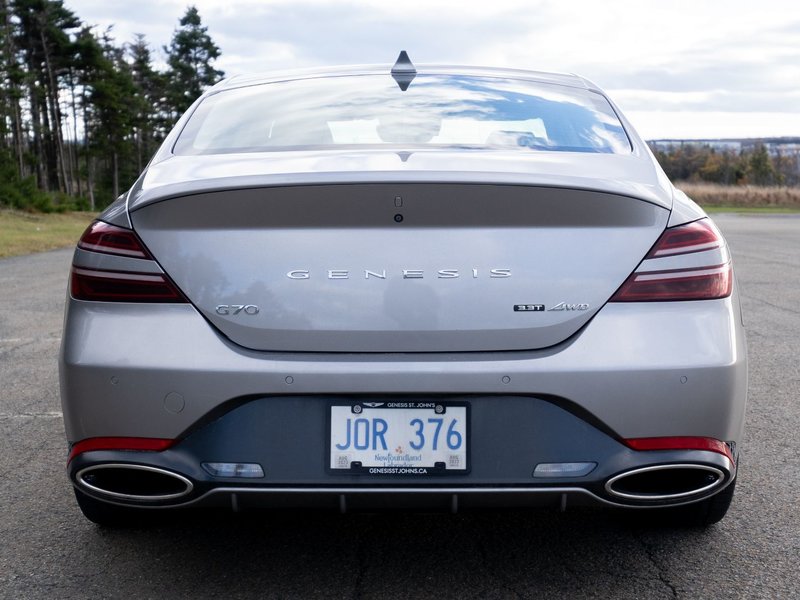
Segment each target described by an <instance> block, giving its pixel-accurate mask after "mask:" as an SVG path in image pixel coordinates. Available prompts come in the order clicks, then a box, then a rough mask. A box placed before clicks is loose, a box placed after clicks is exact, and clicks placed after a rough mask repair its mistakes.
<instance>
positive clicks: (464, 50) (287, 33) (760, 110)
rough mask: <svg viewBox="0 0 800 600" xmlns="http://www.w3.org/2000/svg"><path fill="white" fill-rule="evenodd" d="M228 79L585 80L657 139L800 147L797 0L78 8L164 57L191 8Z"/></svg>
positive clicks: (105, 0)
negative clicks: (297, 73)
mask: <svg viewBox="0 0 800 600" xmlns="http://www.w3.org/2000/svg"><path fill="white" fill-rule="evenodd" d="M192 3H193V4H194V5H195V6H197V8H198V10H199V11H200V16H201V18H202V20H203V23H204V24H205V25H206V26H208V30H209V33H210V34H211V36H212V38H213V39H214V41H215V42H216V43H217V45H218V46H219V47H220V49H221V51H222V57H221V58H220V60H219V61H218V62H217V67H218V68H221V69H223V70H224V71H225V72H226V74H227V75H234V74H237V73H246V72H253V71H269V70H273V69H286V68H294V67H306V66H316V65H328V66H329V65H339V64H362V63H392V62H394V59H395V58H396V56H397V54H398V52H399V51H400V50H401V49H405V50H407V51H408V53H409V55H410V56H411V59H412V60H413V61H414V62H415V63H448V64H469V65H485V66H505V67H514V68H524V69H535V70H544V71H560V72H574V73H579V74H581V75H583V76H584V77H587V78H589V79H591V80H592V81H594V82H595V83H597V84H598V85H599V86H601V87H602V88H603V89H605V90H606V91H607V92H608V93H609V94H610V95H611V97H612V98H613V99H614V100H615V101H616V102H617V104H619V105H620V107H621V108H622V110H623V111H624V112H625V114H626V115H627V116H628V117H629V119H631V121H633V124H634V125H635V126H636V128H637V129H638V130H639V132H640V133H641V134H642V135H643V136H644V137H646V138H648V139H655V138H665V137H673V138H704V137H758V136H779V135H795V136H797V135H800V3H798V2H797V0H794V1H792V0H758V1H753V0H747V1H740V0H732V1H731V0H728V1H723V0H713V1H712V0H661V1H656V0H605V1H597V0H561V1H557V0H538V1H537V0H525V1H517V0H483V1H481V2H478V1H477V0H472V1H469V0H467V1H464V0H461V1H450V0H396V1H392V0H371V1H368V0H364V1H360V2H356V1H350V0H330V1H329V0H227V1H225V0H195V1H194V2H188V1H185V0H135V1H131V0H65V4H66V6H67V7H69V8H70V9H72V10H73V11H74V12H75V13H76V14H77V15H78V16H79V17H80V18H81V19H83V20H84V21H86V22H88V23H90V24H93V25H97V26H98V27H99V28H100V29H105V28H106V27H108V26H110V25H113V26H114V29H113V32H114V37H115V38H116V39H117V41H118V42H127V41H130V40H131V39H132V38H133V34H134V33H143V34H144V35H145V36H146V38H147V40H148V41H149V43H150V44H151V47H152V48H153V50H154V54H155V55H156V57H160V58H161V59H162V60H163V53H162V51H161V47H162V46H164V45H165V44H167V43H169V40H170V38H171V36H172V33H173V31H174V29H175V28H176V27H177V24H178V19H179V18H180V17H181V16H182V15H183V13H184V12H185V10H186V7H187V6H188V5H189V4H192Z"/></svg>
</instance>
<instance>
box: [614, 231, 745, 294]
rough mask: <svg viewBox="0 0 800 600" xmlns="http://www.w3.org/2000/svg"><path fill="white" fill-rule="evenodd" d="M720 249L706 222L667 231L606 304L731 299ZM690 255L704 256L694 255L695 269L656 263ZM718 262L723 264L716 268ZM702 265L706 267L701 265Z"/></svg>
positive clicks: (720, 243)
mask: <svg viewBox="0 0 800 600" xmlns="http://www.w3.org/2000/svg"><path fill="white" fill-rule="evenodd" d="M724 245H725V242H724V240H723V239H722V236H721V235H720V234H719V232H718V231H717V230H716V228H715V227H714V226H713V224H712V223H711V222H709V220H708V219H701V220H700V221H695V222H694V223H688V224H687V225H680V226H678V227H673V228H672V229H667V230H666V231H665V232H664V233H663V234H662V235H661V237H660V238H659V239H658V241H657V242H656V244H655V246H653V249H652V250H650V252H649V253H648V255H647V256H646V257H645V261H644V263H642V265H641V266H640V268H639V269H638V270H637V271H635V272H634V273H632V274H631V276H630V277H628V279H627V280H626V281H625V283H623V284H622V286H620V288H619V289H618V290H617V292H616V293H615V294H614V295H613V296H612V297H611V300H609V302H666V301H674V300H714V299H717V298H726V297H727V296H730V295H731V288H732V285H733V273H732V270H731V264H730V260H729V258H728V254H727V250H725V247H724ZM692 253H705V254H698V257H699V258H698V259H697V260H696V261H695V265H696V266H692V267H690V268H670V269H663V268H659V263H663V262H664V261H661V260H659V259H668V258H671V257H675V256H678V255H681V254H692ZM721 260H724V261H725V262H724V263H723V264H719V263H720V261H721ZM705 261H708V262H709V264H702V263H703V262H705ZM667 262H669V261H667ZM697 263H699V264H697ZM662 266H663V265H662Z"/></svg>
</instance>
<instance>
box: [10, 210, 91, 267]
mask: <svg viewBox="0 0 800 600" xmlns="http://www.w3.org/2000/svg"><path fill="white" fill-rule="evenodd" d="M94 217H95V214H94V213H88V212H73V213H64V214H57V213H54V214H43V213H27V212H22V211H18V210H6V209H0V258H4V257H7V256H17V255H19V254H30V253H32V252H43V251H44V250H53V249H54V248H64V247H66V246H72V245H73V244H75V243H76V242H77V241H78V238H79V237H80V236H81V233H83V230H84V229H86V227H87V225H89V223H91V222H92V219H93V218H94Z"/></svg>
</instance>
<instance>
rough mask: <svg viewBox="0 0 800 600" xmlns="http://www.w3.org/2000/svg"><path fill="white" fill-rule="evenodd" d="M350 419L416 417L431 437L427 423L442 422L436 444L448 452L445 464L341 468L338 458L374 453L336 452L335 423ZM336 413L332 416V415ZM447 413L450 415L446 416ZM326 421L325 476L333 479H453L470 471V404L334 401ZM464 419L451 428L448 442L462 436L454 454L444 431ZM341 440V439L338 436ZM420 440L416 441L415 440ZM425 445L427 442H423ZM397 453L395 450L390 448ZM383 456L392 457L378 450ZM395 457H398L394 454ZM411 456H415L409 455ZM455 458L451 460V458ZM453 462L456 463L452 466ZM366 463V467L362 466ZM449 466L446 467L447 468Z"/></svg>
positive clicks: (432, 425) (361, 462)
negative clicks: (454, 476) (392, 477)
mask: <svg viewBox="0 0 800 600" xmlns="http://www.w3.org/2000/svg"><path fill="white" fill-rule="evenodd" d="M347 411H349V415H352V416H353V417H356V418H359V417H364V418H366V417H369V418H375V417H378V416H383V417H389V415H390V414H397V415H398V416H397V418H398V419H399V418H401V417H402V414H403V413H405V415H406V417H408V416H409V415H416V417H415V418H418V419H420V420H422V421H423V428H424V427H427V426H430V427H429V429H428V430H427V431H425V429H423V434H425V433H427V432H430V433H431V434H434V433H435V432H436V423H429V422H428V421H427V419H429V418H431V419H434V420H438V419H439V418H441V419H442V420H443V422H442V424H441V425H440V429H439V442H440V443H441V444H443V446H444V447H447V450H446V452H449V453H450V454H448V456H447V460H443V461H430V462H433V464H423V463H425V462H426V461H425V460H424V459H422V460H419V461H417V462H418V463H419V464H415V463H414V464H412V463H404V461H402V460H400V461H399V462H395V463H390V462H388V461H383V462H382V464H377V463H379V462H381V461H377V460H371V461H364V460H349V459H348V460H347V461H346V462H347V463H348V464H349V466H348V467H342V466H340V465H342V464H345V461H343V460H342V458H341V455H342V454H343V453H344V454H347V453H349V454H351V457H350V458H358V456H355V455H357V454H358V453H365V452H367V453H368V452H374V450H371V449H359V450H354V449H352V450H349V451H347V450H345V451H341V450H338V449H337V448H336V447H335V446H334V442H335V440H334V430H333V427H334V419H337V418H338V419H341V418H342V416H343V415H345V414H348V413H347ZM387 411H396V413H394V412H392V413H389V412H387ZM335 412H336V413H338V414H337V415H334V413H335ZM448 412H449V415H448ZM326 413H327V419H326V427H325V431H326V445H325V448H326V450H325V470H326V472H327V473H328V474H333V475H369V476H373V477H380V476H401V477H430V476H443V475H446V476H452V475H462V476H463V475H468V474H469V472H470V469H471V464H472V461H471V450H472V438H471V433H472V432H471V418H470V417H471V414H470V413H471V410H470V404H469V402H466V401H439V400H371V399H369V400H349V401H336V402H332V403H330V404H329V405H328V406H327V408H326ZM454 418H455V419H463V422H461V423H456V424H455V425H454V428H453V430H454V431H455V433H451V434H450V435H451V437H450V440H455V439H456V433H457V434H459V435H461V436H463V437H462V444H463V449H462V448H458V449H457V450H455V451H453V450H450V446H449V445H448V443H447V435H448V434H447V428H448V426H449V424H450V422H451V421H452V419H454ZM415 427H419V425H415ZM415 433H416V432H415ZM340 437H341V436H340ZM418 439H419V438H418V437H417V438H416V440H418ZM426 443H427V440H426ZM388 444H389V445H390V446H394V444H393V443H392V442H388ZM393 450H396V448H393ZM420 450H421V451H423V455H424V454H428V455H430V453H431V452H432V451H433V450H432V443H431V444H430V445H429V447H428V448H425V447H424V446H423V447H422V448H421V449H420ZM411 451H412V449H409V450H408V452H401V453H399V456H401V457H402V456H408V455H409V453H410V452H411ZM418 451H419V450H414V452H418ZM379 452H382V453H383V454H393V453H392V452H387V451H384V450H379ZM394 454H397V453H396V452H395V453H394ZM412 456H414V455H412ZM454 456H455V457H457V459H454V458H453V457H454ZM454 461H455V462H454ZM365 462H367V463H368V464H364V463H365ZM448 463H449V464H448Z"/></svg>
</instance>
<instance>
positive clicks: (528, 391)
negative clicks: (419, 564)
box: [60, 294, 747, 510]
mask: <svg viewBox="0 0 800 600" xmlns="http://www.w3.org/2000/svg"><path fill="white" fill-rule="evenodd" d="M63 339H64V341H63V344H62V351H61V358H60V374H61V391H62V405H63V411H64V421H65V426H66V432H67V438H68V440H69V441H70V443H71V444H74V443H76V442H78V441H81V440H86V439H88V438H95V437H142V438H166V439H171V440H175V443H174V445H173V446H172V447H170V448H169V449H167V450H164V451H160V452H131V451H119V450H117V451H112V450H102V451H100V450H96V451H89V452H84V453H82V454H79V455H78V456H76V457H75V458H74V459H73V460H72V461H71V462H70V463H69V466H68V472H69V475H70V478H71V480H72V482H73V483H74V484H75V485H76V486H77V487H78V488H79V489H81V490H82V491H83V492H85V493H88V494H90V495H92V496H95V497H97V498H100V499H103V500H105V501H108V502H112V503H117V504H125V505H136V506H143V507H152V508H157V507H175V506H227V507H231V508H233V509H238V508H246V507H249V506H292V507H302V506H315V507H320V508H326V507H327V508H332V509H335V510H351V509H358V508H380V507H383V506H399V507H423V508H427V509H443V510H461V509H468V508H477V507H481V506H543V505H544V506H556V507H558V506H563V505H564V503H568V504H569V505H576V504H584V505H585V504H600V505H614V506H627V507H652V506H664V505H675V504H683V503H689V502H695V501H699V500H702V499H703V498H706V497H708V496H711V495H713V494H715V493H718V492H719V491H721V490H722V489H724V488H725V487H726V486H727V485H729V484H730V482H731V481H732V480H733V479H734V478H735V475H736V471H735V465H734V464H733V463H732V462H731V461H730V460H729V459H728V458H727V457H726V456H724V455H722V454H719V453H716V452H712V451H701V450H691V451H689V450H670V451H635V450H632V449H630V448H628V447H627V446H626V445H624V444H623V443H621V442H620V441H619V440H621V439H630V438H648V437H665V436H698V437H707V438H713V439H716V440H721V441H724V442H727V443H733V444H738V443H739V442H740V439H741V435H742V428H743V422H744V414H745V404H746V388H747V367H746V351H745V342H744V334H743V329H742V324H741V320H740V313H739V309H738V302H737V300H736V295H735V294H734V296H733V297H731V298H726V299H722V300H713V301H704V302H675V303H652V304H608V305H606V306H605V307H604V308H603V309H602V310H601V311H600V312H599V313H598V314H597V315H596V316H595V318H594V319H593V320H592V321H591V322H590V323H589V324H588V325H587V326H586V327H585V328H584V329H583V330H582V331H580V332H579V333H578V334H576V335H575V336H573V337H572V338H571V339H570V340H568V341H566V342H564V343H562V344H559V345H558V346H554V347H552V348H548V349H545V350H538V351H530V352H494V353H460V354H434V353H431V354H315V353H266V352H254V351H248V350H244V349H242V348H240V347H238V346H235V345H234V344H231V343H230V342H228V341H227V340H226V339H225V338H224V337H222V336H221V335H219V334H218V333H217V332H216V331H215V330H214V329H213V328H211V327H210V326H209V325H208V323H207V322H206V321H205V320H204V319H203V318H202V316H200V315H199V314H198V313H197V312H196V311H195V310H194V308H192V307H191V306H188V305H160V306H154V305H150V306H147V305H132V304H131V305H120V304H115V305H110V304H103V303H88V302H79V301H75V300H72V299H70V300H69V301H68V313H67V319H66V330H65V335H64V338H63ZM386 396H391V397H398V396H399V397H406V398H414V399H421V398H422V399H431V398H436V399H437V400H440V401H442V402H448V401H459V402H468V403H469V404H470V407H471V417H470V422H471V433H470V440H471V441H470V443H471V446H470V448H471V449H470V465H471V470H470V471H469V473H468V474H464V475H452V474H450V475H444V476H437V477H427V478H409V477H407V476H396V475H386V476H383V475H382V476H380V477H372V476H370V477H366V476H361V475H350V474H346V475H342V474H338V473H337V474H331V473H328V472H326V471H325V465H326V460H327V442H326V439H327V429H326V423H327V421H326V419H327V415H328V407H329V406H330V404H331V403H332V402H333V401H340V400H342V399H346V400H351V399H375V398H376V397H386ZM203 462H245V463H258V464H260V465H261V466H262V467H263V468H264V472H265V473H264V477H263V478H261V479H258V480H241V479H225V478H218V477H213V476H211V475H210V474H209V473H208V472H206V471H205V470H204V469H203V468H202V466H201V465H202V463H203ZM558 462H592V463H596V465H597V466H596V467H595V468H594V469H593V470H592V471H591V472H590V473H588V474H587V475H585V476H583V477H575V478H572V479H553V480H549V479H541V478H536V477H534V476H533V472H534V469H535V467H536V465H537V464H539V463H558ZM109 465H122V466H123V468H129V467H131V466H133V467H137V468H138V467H145V468H146V469H150V470H153V469H154V470H155V472H159V473H162V474H166V475H165V476H166V477H168V478H169V477H173V475H174V476H177V479H176V481H180V480H181V479H185V480H186V481H187V482H188V485H185V484H180V485H183V488H182V489H181V490H179V492H178V493H177V495H173V496H172V497H170V498H155V499H154V498H152V497H138V498H137V497H135V494H134V497H128V498H125V497H120V496H118V495H117V496H115V495H110V494H108V493H105V492H104V491H103V490H102V489H100V488H92V487H89V486H88V485H87V483H90V480H91V477H90V478H89V479H88V480H87V479H86V478H85V477H84V476H85V475H86V474H87V473H92V471H93V470H95V469H96V468H98V467H100V468H104V467H108V466H109ZM664 466H667V467H669V468H668V469H666V470H665V473H667V474H669V473H672V474H675V475H676V476H677V477H684V476H686V477H687V478H688V479H691V478H694V479H697V480H698V481H700V480H702V477H703V476H706V475H708V476H709V477H711V478H712V479H713V482H712V484H711V485H710V486H704V485H702V481H700V483H698V484H697V485H696V486H695V487H694V488H693V489H695V490H697V491H694V492H690V493H688V494H681V495H679V496H674V495H672V496H669V497H666V498H656V497H651V498H635V497H634V498H629V497H626V496H625V494H624V493H623V494H619V493H615V492H614V491H613V490H612V489H610V488H609V482H610V481H612V480H614V479H615V478H616V477H617V476H619V475H621V474H624V473H629V472H633V471H638V470H641V469H645V470H648V469H650V468H652V467H657V468H658V469H656V470H657V471H659V472H660V471H661V470H662V469H661V467H664ZM675 467H678V468H677V470H675V471H672V470H671V469H672V468H675ZM115 468H116V467H115ZM646 472H649V471H646ZM123 474H124V473H123ZM698 474H699V478H698V477H696V476H697V475H698ZM123 478H124V477H123ZM650 484H652V481H651V482H650V483H648V485H650ZM180 485H179V487H180ZM637 485H638V484H637ZM657 485H660V484H657ZM687 485H688V484H687ZM692 485H694V484H692ZM623 487H624V486H623ZM634 487H635V486H634ZM182 490H186V491H182ZM173 491H174V490H173ZM622 491H623V492H624V491H625V490H624V489H622ZM658 495H659V494H655V496H658Z"/></svg>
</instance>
